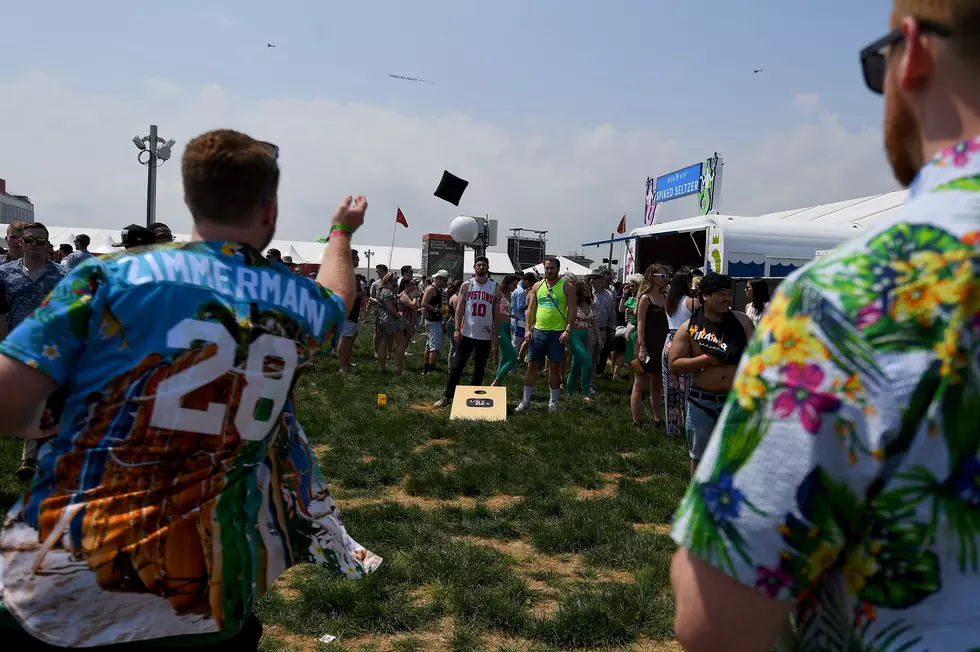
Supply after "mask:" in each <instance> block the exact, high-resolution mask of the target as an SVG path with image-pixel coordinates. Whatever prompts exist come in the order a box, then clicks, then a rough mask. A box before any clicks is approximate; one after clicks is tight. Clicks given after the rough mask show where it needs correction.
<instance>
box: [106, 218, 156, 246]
mask: <svg viewBox="0 0 980 652" xmlns="http://www.w3.org/2000/svg"><path fill="white" fill-rule="evenodd" d="M120 236H121V238H122V242H117V243H115V244H113V245H112V246H113V247H126V248H127V249H129V248H130V247H145V246H146V245H151V244H156V241H157V236H156V234H155V233H154V232H153V231H151V230H150V229H148V228H146V227H145V226H140V225H139V224H130V225H129V226H127V227H126V228H125V229H123V230H122V231H121V232H120Z"/></svg>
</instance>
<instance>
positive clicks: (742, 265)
mask: <svg viewBox="0 0 980 652" xmlns="http://www.w3.org/2000/svg"><path fill="white" fill-rule="evenodd" d="M862 230H863V229H862V227H861V226H860V225H858V224H856V223H833V224H827V223H818V222H802V223H801V222H792V221H788V220H780V219H772V218H757V217H738V216H727V215H704V216H700V217H692V218H689V219H684V220H676V221H673V222H664V223H662V224H653V225H651V226H644V227H640V228H637V229H633V230H632V231H631V232H630V234H629V235H628V236H624V237H620V238H614V239H612V240H601V241H598V242H589V243H586V244H583V245H582V246H586V247H587V246H602V245H608V244H609V243H610V242H625V243H626V244H627V247H628V248H629V250H630V252H627V254H626V256H625V258H626V261H624V262H626V264H629V263H630V262H632V265H631V267H632V269H633V270H635V271H638V272H642V271H643V270H644V269H646V267H647V266H648V265H650V264H651V263H655V262H657V263H664V264H669V265H673V266H675V267H685V266H687V267H698V268H701V269H703V270H704V271H705V272H706V273H707V272H709V271H715V272H720V273H722V274H728V275H729V276H732V277H735V278H755V277H760V278H774V279H781V278H785V277H786V276H789V274H790V273H792V272H793V271H794V270H796V269H798V268H800V267H802V266H803V265H805V264H806V263H808V262H810V261H811V260H813V259H814V258H816V256H817V252H818V251H819V252H823V251H827V250H830V249H833V248H835V247H837V246H838V245H840V244H842V243H844V242H846V241H847V240H850V239H851V238H853V237H855V236H856V235H857V234H858V233H860V232H861V231H862ZM631 254H632V255H631Z"/></svg>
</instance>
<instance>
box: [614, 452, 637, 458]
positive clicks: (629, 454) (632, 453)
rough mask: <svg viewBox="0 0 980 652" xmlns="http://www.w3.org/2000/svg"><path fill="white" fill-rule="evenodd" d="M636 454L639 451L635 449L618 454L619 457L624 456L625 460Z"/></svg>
mask: <svg viewBox="0 0 980 652" xmlns="http://www.w3.org/2000/svg"><path fill="white" fill-rule="evenodd" d="M637 455H639V453H637V452H636V451H626V452H625V453H620V454H619V456H620V457H622V458H625V459H627V460H630V459H633V458H634V457H636V456H637Z"/></svg>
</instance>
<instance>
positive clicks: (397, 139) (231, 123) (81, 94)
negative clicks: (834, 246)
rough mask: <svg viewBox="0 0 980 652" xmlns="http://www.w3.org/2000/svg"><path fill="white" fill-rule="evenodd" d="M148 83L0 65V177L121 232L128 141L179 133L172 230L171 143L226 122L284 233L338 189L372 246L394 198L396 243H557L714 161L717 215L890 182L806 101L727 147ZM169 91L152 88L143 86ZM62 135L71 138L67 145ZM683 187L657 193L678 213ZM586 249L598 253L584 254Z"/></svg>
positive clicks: (177, 218)
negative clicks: (360, 211) (450, 199)
mask: <svg viewBox="0 0 980 652" xmlns="http://www.w3.org/2000/svg"><path fill="white" fill-rule="evenodd" d="M144 86H145V88H146V89H148V90H149V91H150V93H149V94H148V95H138V94H137V95H133V94H129V95H113V96H108V95H102V94H98V93H96V92H94V91H91V90H89V89H87V88H85V87H83V86H80V85H78V86H73V85H71V84H69V83H67V82H66V81H64V80H62V79H60V78H57V77H52V76H50V75H47V74H43V73H38V72H34V73H28V74H24V75H22V76H20V77H15V78H6V79H3V78H0V124H4V125H16V128H15V129H14V128H11V129H8V130H6V131H5V133H4V137H3V138H4V141H3V146H2V147H0V176H4V177H5V178H6V179H7V180H8V187H9V188H10V190H11V191H13V192H18V193H23V194H28V195H31V197H32V199H33V200H34V201H35V204H36V211H37V213H36V214H37V219H39V220H41V221H44V222H47V223H49V224H59V225H68V224H76V225H80V226H103V227H106V228H111V227H114V226H119V227H122V226H124V225H126V224H129V223H131V222H140V221H141V220H142V219H143V216H144V215H145V183H146V175H145V168H143V167H141V166H140V165H139V164H138V163H137V161H136V155H137V151H136V148H135V147H133V145H132V143H130V142H129V141H130V139H131V138H132V137H133V135H136V134H141V135H144V134H145V133H146V131H147V129H148V124H149V122H150V121H153V122H155V123H156V124H158V125H159V126H160V135H161V136H162V137H164V138H168V139H169V138H173V139H175V140H177V142H178V145H177V151H176V152H175V154H174V158H173V159H172V160H171V161H170V162H169V163H167V164H165V165H164V166H163V167H161V168H160V171H159V180H158V190H157V197H158V209H157V216H158V219H160V220H161V221H164V222H167V223H169V224H171V226H172V228H173V229H174V230H175V231H188V230H189V229H190V218H189V216H188V214H187V211H186V208H185V207H184V205H183V201H182V195H181V188H180V165H179V157H180V154H181V147H182V145H183V144H184V143H186V142H187V141H188V140H190V138H192V137H194V136H196V135H197V134H200V133H202V132H204V131H207V130H209V129H212V128H218V127H232V128H236V129H240V130H243V131H246V132H248V133H250V134H252V135H254V136H256V137H259V138H262V139H264V140H270V141H273V142H276V143H277V144H278V145H279V146H280V148H281V159H280V163H281V166H282V169H283V175H284V176H283V181H282V184H281V188H280V227H279V236H280V237H282V238H288V239H313V238H316V237H318V236H323V235H326V231H327V229H328V227H329V219H330V213H331V211H332V209H333V208H334V206H335V205H336V203H337V201H338V200H339V199H340V198H341V197H342V196H343V195H344V194H347V193H360V192H363V193H364V194H366V195H367V196H368V198H369V200H370V203H371V208H370V210H369V220H368V224H367V225H366V226H365V227H364V229H363V231H364V233H363V234H362V233H359V234H358V236H357V237H356V239H355V242H358V243H361V244H365V243H367V244H385V243H387V242H388V241H389V240H390V238H391V224H392V222H393V220H394V214H395V208H396V207H397V206H400V207H401V208H402V209H403V210H404V211H405V214H406V216H407V217H408V221H409V224H410V225H411V230H410V231H407V232H405V231H400V232H399V233H398V237H399V240H398V242H399V243H401V244H405V245H409V244H417V243H420V242H421V234H423V233H427V232H445V230H446V229H447V228H448V224H449V221H450V220H451V219H452V217H453V216H455V215H457V214H460V213H469V214H484V213H490V214H491V215H492V216H493V217H495V218H497V219H499V220H500V229H501V230H500V233H501V234H503V235H506V233H507V231H506V229H509V228H512V227H527V228H542V229H548V230H549V231H550V232H551V233H550V235H549V240H550V243H551V246H550V247H549V248H550V249H551V250H552V251H556V252H564V251H568V250H570V249H572V248H574V247H577V245H578V244H579V243H581V242H586V241H589V240H594V239H599V238H600V237H603V236H605V235H606V234H608V233H609V232H610V231H612V230H614V229H615V226H616V224H617V223H618V221H619V217H620V216H622V214H623V213H624V212H625V213H627V214H628V215H629V219H630V225H631V226H633V225H636V224H637V222H638V220H639V219H641V217H640V216H641V214H642V206H643V189H644V181H645V179H646V177H647V176H648V175H650V176H653V175H656V174H663V173H665V172H668V171H670V170H673V169H676V168H679V167H683V166H684V165H686V164H690V163H693V162H696V161H698V160H700V159H702V158H703V157H704V156H705V155H707V154H708V153H710V152H711V151H714V150H717V151H719V152H721V153H722V154H723V155H724V157H725V177H724V196H723V198H722V201H721V208H722V210H723V211H725V212H727V213H729V214H736V215H753V214H759V213H761V212H766V211H772V210H781V209H787V208H794V207H799V206H805V205H810V204H816V203H822V202H829V201H834V200H839V199H845V198H848V197H857V196H861V195H867V194H873V193H877V192H884V191H887V190H891V189H893V188H895V187H896V186H895V183H894V181H892V180H891V174H890V172H889V170H888V167H887V163H886V162H885V159H884V156H883V153H882V146H881V133H880V130H879V129H878V128H864V129H860V130H857V131H853V130H850V129H848V128H846V127H845V126H844V125H843V124H842V123H841V121H840V118H839V116H837V115H834V114H831V113H826V112H824V113H816V114H815V115H814V116H812V117H810V118H806V119H805V121H804V122H803V123H802V124H799V125H798V126H796V127H795V128H793V129H791V130H789V131H786V132H784V133H771V134H769V135H768V136H766V137H765V138H762V139H761V140H758V141H757V142H754V143H753V144H751V145H748V146H745V145H742V146H739V141H740V140H746V139H747V134H734V135H732V134H728V135H726V134H704V133H675V132H658V131H655V130H652V129H644V130H624V129H621V128H618V127H616V126H614V125H608V124H607V125H596V126H591V127H581V126H574V125H550V126H547V127H541V124H542V122H543V121H541V120H540V116H538V117H534V116H532V117H531V118H532V119H536V120H537V123H536V125H535V126H533V127H531V126H527V125H503V124H495V123H491V122H481V121H478V120H474V119H473V118H471V117H469V116H466V115H463V114H460V113H451V112H447V113H445V114H442V115H436V116H419V115H407V114H403V113H399V112H397V111H393V110H390V109H386V108H381V107H377V106H371V105H367V104H341V103H338V102H335V101H331V100H330V99H327V98H322V99H313V100H299V99H290V98H280V99H268V100H264V101H253V100H249V99H246V98H242V97H235V96H232V95H230V94H229V93H228V92H226V91H225V90H223V89H222V88H221V87H219V86H213V85H212V86H206V87H203V88H200V89H197V90H195V91H193V92H190V91H187V90H182V89H180V88H179V87H178V86H177V85H176V84H172V83H170V82H165V81H161V80H152V81H149V80H148V82H147V83H145V84H144ZM161 90H165V91H167V93H168V99H167V100H166V101H161V100H160V99H159V95H154V92H158V91H161ZM66 143H71V144H70V145H66ZM443 169H448V170H449V171H451V172H453V173H455V174H457V175H459V176H462V177H463V178H465V179H468V180H469V181H470V187H469V188H468V189H467V191H466V194H465V195H464V197H463V202H462V204H461V206H460V207H459V209H456V208H454V207H453V206H451V205H449V204H446V203H444V202H441V201H440V200H438V199H436V198H434V197H433V196H432V192H433V191H434V190H435V187H436V185H437V183H438V181H439V178H440V176H441V174H442V171H443ZM694 205H695V201H694V200H690V201H689V200H687V199H682V200H679V201H678V202H672V204H667V205H665V206H663V207H662V208H661V209H660V210H661V215H664V216H667V217H674V218H676V217H687V216H690V215H692V214H694V212H695V211H696V209H695V207H694ZM590 251H594V250H590Z"/></svg>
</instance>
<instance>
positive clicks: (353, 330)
mask: <svg viewBox="0 0 980 652" xmlns="http://www.w3.org/2000/svg"><path fill="white" fill-rule="evenodd" d="M340 336H341V337H357V322H356V321H351V320H349V319H345V320H344V325H343V326H341V327H340Z"/></svg>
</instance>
